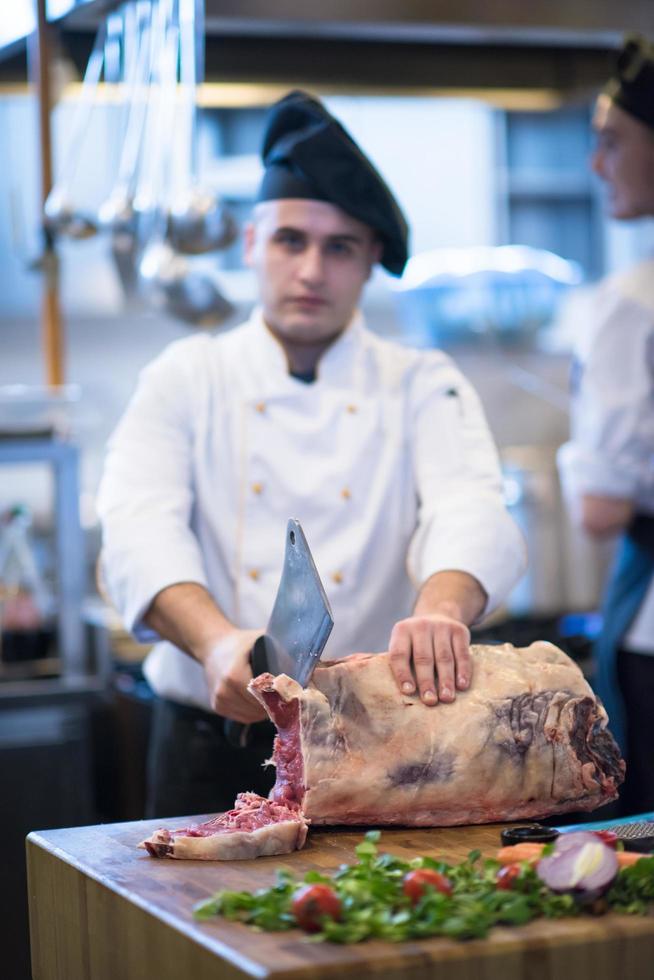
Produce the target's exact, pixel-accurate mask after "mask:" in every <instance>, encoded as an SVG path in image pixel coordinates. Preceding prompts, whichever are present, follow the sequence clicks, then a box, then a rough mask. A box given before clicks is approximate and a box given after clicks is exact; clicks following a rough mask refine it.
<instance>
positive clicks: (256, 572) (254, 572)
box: [248, 568, 259, 582]
mask: <svg viewBox="0 0 654 980" xmlns="http://www.w3.org/2000/svg"><path fill="white" fill-rule="evenodd" d="M248 575H249V576H250V578H251V579H252V581H253V582H256V581H257V579H258V578H259V569H258V568H251V569H250V571H249V572H248Z"/></svg>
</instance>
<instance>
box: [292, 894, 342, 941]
mask: <svg viewBox="0 0 654 980" xmlns="http://www.w3.org/2000/svg"><path fill="white" fill-rule="evenodd" d="M291 911H292V913H293V915H294V916H295V920H296V922H297V924H298V925H299V927H300V929H304V931H305V932H320V929H321V923H322V919H323V918H329V919H340V917H341V900H340V898H339V897H338V895H337V894H336V892H335V891H334V889H333V888H330V887H329V885H320V884H316V885H304V886H303V887H302V888H300V889H298V891H296V892H295V895H294V896H293V901H292V903H291Z"/></svg>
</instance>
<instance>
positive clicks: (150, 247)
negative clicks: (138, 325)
mask: <svg viewBox="0 0 654 980" xmlns="http://www.w3.org/2000/svg"><path fill="white" fill-rule="evenodd" d="M173 9H174V8H168V11H167V12H166V10H165V8H164V10H163V16H162V17H161V18H160V21H159V26H158V33H159V34H160V52H161V57H160V58H159V59H158V85H157V87H156V93H157V99H156V103H155V102H154V101H153V100H152V99H151V100H150V110H149V112H150V113H152V112H154V113H155V116H154V126H153V127H151V131H152V133H153V136H154V140H153V145H152V146H151V147H149V149H150V150H155V152H154V153H153V155H152V157H151V168H148V170H146V171H145V176H144V181H145V190H144V194H143V195H141V194H140V192H139V194H137V205H138V203H139V200H140V202H141V205H142V207H143V208H144V209H145V208H146V207H147V205H148V203H152V204H153V206H154V210H153V213H152V215H151V216H150V218H149V223H150V226H151V235H150V238H149V240H148V242H147V244H146V246H145V248H144V251H143V255H142V258H141V261H140V263H139V282H140V285H141V288H142V290H143V292H144V294H145V297H146V298H147V299H148V300H149V301H150V302H151V303H152V304H153V305H154V306H155V307H156V308H158V309H160V310H162V311H163V312H166V313H168V314H170V315H171V316H174V317H176V318H178V319H180V320H183V321H184V322H186V323H189V324H192V325H193V326H211V325H216V324H219V323H222V322H223V321H224V320H225V319H226V318H227V317H228V316H229V315H230V314H231V313H232V312H233V307H232V304H231V303H230V302H229V301H228V300H227V299H226V298H225V297H224V296H223V295H222V294H221V293H220V291H219V290H218V288H217V286H216V283H215V282H214V280H213V279H212V278H211V277H210V276H209V275H208V274H207V273H206V272H203V271H200V270H193V269H191V267H190V265H189V261H188V259H186V258H185V257H184V256H182V255H180V254H179V253H176V252H175V250H174V249H173V247H172V246H171V244H170V242H169V241H168V240H167V239H166V225H167V220H168V213H167V209H166V204H165V194H164V188H165V185H166V180H167V177H168V176H169V173H170V164H171V156H172V146H173V140H174V133H173V126H172V120H173V113H174V102H175V89H176V86H177V54H178V38H179V33H178V28H177V25H176V24H175V23H174V19H173V16H172V11H173ZM148 172H149V178H148V176H147V175H148ZM148 194H152V198H151V199H149V198H148ZM143 220H144V222H147V221H148V215H147V213H145V211H144V214H143Z"/></svg>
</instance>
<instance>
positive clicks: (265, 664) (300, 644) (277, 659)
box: [252, 518, 334, 687]
mask: <svg viewBox="0 0 654 980" xmlns="http://www.w3.org/2000/svg"><path fill="white" fill-rule="evenodd" d="M333 626H334V618H333V616H332V610H331V606H330V605H329V599H328V598H327V594H326V592H325V589H324V587H323V584H322V582H321V581H320V576H319V575H318V570H317V568H316V565H315V562H314V560H313V557H312V555H311V550H310V548H309V545H308V543H307V539H306V537H305V534H304V531H303V530H302V527H301V525H300V522H299V521H297V520H295V519H294V518H291V519H290V520H289V522H288V525H287V527H286V548H285V552H284V565H283V568H282V577H281V579H280V582H279V587H278V589H277V596H276V598H275V604H274V605H273V609H272V613H271V614H270V619H269V621H268V625H267V627H266V632H265V633H264V635H263V636H260V637H259V638H258V639H257V641H256V643H255V645H254V648H253V651H252V668H253V671H252V672H253V674H254V676H255V677H256V676H257V675H258V674H262V673H264V672H265V671H269V672H270V673H271V674H288V676H289V677H292V678H293V680H295V681H297V682H298V684H301V685H302V687H306V686H307V684H308V683H309V681H310V680H311V675H312V674H313V671H314V668H315V666H316V664H317V663H318V661H319V660H320V656H321V654H322V652H323V650H324V648H325V644H326V642H327V639H328V637H329V634H330V633H331V631H332V627H333Z"/></svg>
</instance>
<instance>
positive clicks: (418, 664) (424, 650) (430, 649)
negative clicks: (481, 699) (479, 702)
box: [388, 613, 472, 705]
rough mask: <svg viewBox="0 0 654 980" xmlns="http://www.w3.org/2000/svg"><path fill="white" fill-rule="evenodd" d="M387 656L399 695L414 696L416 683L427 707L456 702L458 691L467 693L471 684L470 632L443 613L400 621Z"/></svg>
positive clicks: (394, 631)
mask: <svg viewBox="0 0 654 980" xmlns="http://www.w3.org/2000/svg"><path fill="white" fill-rule="evenodd" d="M388 652H389V654H390V660H391V670H392V671H393V676H394V677H395V681H396V683H397V686H398V688H399V689H400V691H401V692H402V693H403V694H413V693H414V692H415V689H416V681H417V684H418V690H419V691H420V697H421V698H422V700H423V701H424V703H425V704H428V705H434V704H437V703H438V701H444V702H448V701H454V698H455V697H456V691H457V689H458V690H459V691H464V690H465V689H466V688H467V687H468V686H469V684H470V678H471V676H472V659H471V657H470V630H469V629H468V627H467V626H466V625H465V624H464V623H462V622H460V621H459V620H458V619H453V618H452V617H451V616H447V615H445V614H444V613H425V614H422V615H414V616H409V618H408V619H402V620H400V622H399V623H396V624H395V626H394V627H393V630H392V632H391V638H390V642H389V646H388ZM412 668H413V669H412ZM414 673H415V677H414Z"/></svg>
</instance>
